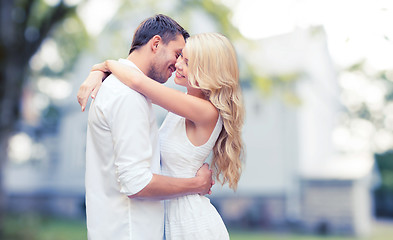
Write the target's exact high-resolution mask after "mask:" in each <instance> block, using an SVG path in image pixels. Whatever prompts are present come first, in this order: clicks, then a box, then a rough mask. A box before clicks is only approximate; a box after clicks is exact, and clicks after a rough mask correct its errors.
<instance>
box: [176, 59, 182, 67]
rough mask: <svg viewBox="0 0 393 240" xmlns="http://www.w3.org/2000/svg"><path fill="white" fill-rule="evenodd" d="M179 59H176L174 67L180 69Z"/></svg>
mask: <svg viewBox="0 0 393 240" xmlns="http://www.w3.org/2000/svg"><path fill="white" fill-rule="evenodd" d="M180 65H181V64H180V61H179V59H178V60H177V62H176V64H175V67H176V69H181V67H180Z"/></svg>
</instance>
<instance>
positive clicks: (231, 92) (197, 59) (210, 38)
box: [186, 33, 244, 190]
mask: <svg viewBox="0 0 393 240" xmlns="http://www.w3.org/2000/svg"><path fill="white" fill-rule="evenodd" d="M186 48H187V51H188V55H189V56H188V57H189V60H188V80H189V83H190V85H191V86H192V87H194V88H198V89H201V90H202V91H203V92H204V93H205V95H206V97H207V98H208V99H209V100H210V102H211V103H212V104H213V105H214V106H215V107H216V108H217V109H218V111H219V114H220V116H221V118H222V120H223V128H222V130H221V133H220V135H219V137H218V139H217V141H216V143H215V146H214V148H213V159H212V163H211V166H212V169H213V172H214V177H215V178H216V179H217V180H218V181H219V182H220V183H221V184H222V185H224V184H225V183H228V184H229V187H230V188H232V189H233V190H236V189H237V184H238V182H239V179H240V175H241V172H242V164H243V158H244V152H243V151H244V150H243V141H242V138H241V130H242V126H243V121H244V107H243V99H242V94H241V89H240V85H239V69H238V65H237V58H236V52H235V49H234V47H233V45H232V44H231V42H230V41H229V40H228V39H227V38H226V37H225V36H223V35H221V34H218V33H203V34H197V35H194V36H192V37H190V38H188V39H187V44H186Z"/></svg>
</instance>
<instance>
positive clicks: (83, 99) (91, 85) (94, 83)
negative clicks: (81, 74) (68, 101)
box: [77, 64, 107, 112]
mask: <svg viewBox="0 0 393 240" xmlns="http://www.w3.org/2000/svg"><path fill="white" fill-rule="evenodd" d="M96 65H99V64H96ZM96 65H94V66H96ZM106 77H107V73H105V72H103V71H93V70H92V71H91V72H90V74H89V76H87V78H86V80H85V81H84V82H83V83H82V85H81V86H80V87H79V91H78V94H77V98H78V102H79V105H81V109H82V112H83V111H85V108H86V104H87V100H88V99H89V96H90V94H91V98H93V99H94V98H95V97H96V95H97V92H98V90H99V89H100V87H101V84H102V80H103V79H105V78H106Z"/></svg>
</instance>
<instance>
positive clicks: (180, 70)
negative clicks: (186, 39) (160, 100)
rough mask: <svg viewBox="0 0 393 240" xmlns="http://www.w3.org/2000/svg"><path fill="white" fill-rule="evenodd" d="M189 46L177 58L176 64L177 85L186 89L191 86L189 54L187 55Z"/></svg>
mask: <svg viewBox="0 0 393 240" xmlns="http://www.w3.org/2000/svg"><path fill="white" fill-rule="evenodd" d="M187 52H188V51H187V44H186V47H185V48H183V51H182V54H180V56H179V57H178V58H177V62H176V65H175V66H176V74H175V79H174V81H175V83H176V84H178V85H181V86H184V87H187V86H189V84H188V54H187Z"/></svg>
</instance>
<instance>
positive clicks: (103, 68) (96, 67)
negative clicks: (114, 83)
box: [91, 60, 113, 73]
mask: <svg viewBox="0 0 393 240" xmlns="http://www.w3.org/2000/svg"><path fill="white" fill-rule="evenodd" d="M110 61H113V60H106V61H105V62H102V63H97V64H95V65H94V66H93V67H92V68H91V71H101V72H105V73H110V72H111V71H110V70H109V69H108V62H110Z"/></svg>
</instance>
